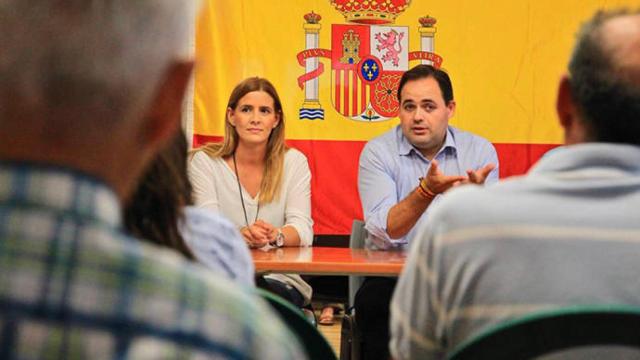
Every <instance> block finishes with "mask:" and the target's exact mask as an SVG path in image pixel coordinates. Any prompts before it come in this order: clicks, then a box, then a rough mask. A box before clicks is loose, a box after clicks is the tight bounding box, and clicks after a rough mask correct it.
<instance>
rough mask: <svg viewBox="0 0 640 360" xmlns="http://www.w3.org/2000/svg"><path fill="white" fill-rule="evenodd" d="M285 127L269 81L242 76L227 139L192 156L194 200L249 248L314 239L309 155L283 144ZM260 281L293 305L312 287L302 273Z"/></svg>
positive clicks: (227, 122)
mask: <svg viewBox="0 0 640 360" xmlns="http://www.w3.org/2000/svg"><path fill="white" fill-rule="evenodd" d="M284 125H285V124H284V114H283V111H282V104H281V102H280V98H279V96H278V93H277V92H276V90H275V88H274V87H273V85H272V84H271V83H270V82H269V81H268V80H266V79H263V78H258V77H253V78H248V79H245V80H244V81H242V82H241V83H239V84H238V85H237V86H236V87H235V88H234V89H233V91H232V93H231V96H230V97H229V102H228V104H227V110H226V116H225V136H224V141H223V142H222V143H215V144H208V145H206V146H203V147H201V148H199V149H198V150H196V151H195V152H194V154H193V156H192V158H191V161H190V165H189V175H190V177H191V181H192V183H193V190H194V200H195V203H196V205H197V206H200V207H204V208H208V209H211V210H213V211H216V212H219V213H221V214H223V215H224V216H225V217H227V218H228V219H230V220H231V221H232V222H233V223H234V224H235V225H236V226H237V227H238V229H239V230H240V233H241V234H242V236H243V238H244V240H245V242H246V243H247V245H248V246H249V247H253V248H257V247H264V246H267V245H271V246H278V247H280V246H310V245H311V242H312V240H313V228H312V226H313V221H312V220H311V185H310V183H311V172H310V171H309V165H308V163H307V159H306V157H305V156H304V155H303V154H302V153H301V152H299V151H298V150H295V149H292V148H287V147H286V145H285V143H284ZM265 280H266V282H267V283H268V287H269V288H270V289H271V290H272V291H274V292H276V293H278V294H280V295H281V296H283V297H284V298H286V299H288V300H290V301H291V302H292V303H294V304H296V305H298V306H303V305H305V304H308V303H309V302H310V299H311V287H310V286H309V285H308V284H307V283H306V282H304V281H303V280H302V279H301V278H300V276H299V275H293V274H287V275H282V274H272V275H268V276H265ZM258 285H259V286H260V282H259V283H258Z"/></svg>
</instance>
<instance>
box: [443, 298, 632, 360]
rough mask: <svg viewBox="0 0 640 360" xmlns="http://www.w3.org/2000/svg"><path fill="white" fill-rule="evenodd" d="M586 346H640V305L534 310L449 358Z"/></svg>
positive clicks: (521, 355) (528, 354) (529, 354)
mask: <svg viewBox="0 0 640 360" xmlns="http://www.w3.org/2000/svg"><path fill="white" fill-rule="evenodd" d="M585 346H598V347H602V346H624V347H630V348H636V349H640V308H639V307H632V306H624V305H620V306H616V305H581V306H573V307H565V308H559V309H554V310H549V311H544V312H539V313H533V314H530V315H526V316H523V317H521V318H517V319H514V320H510V321H506V322H504V323H501V324H498V325H496V326H494V327H492V328H490V329H488V330H486V331H485V332H483V333H481V334H479V335H478V336H475V337H473V338H471V339H470V340H468V341H466V342H464V343H462V344H461V345H460V346H459V347H458V348H456V349H455V350H454V351H453V352H452V353H451V354H450V356H448V359H451V360H464V359H498V360H499V359H530V358H534V357H537V356H542V355H548V354H552V353H554V352H557V351H560V350H569V349H576V348H578V347H585Z"/></svg>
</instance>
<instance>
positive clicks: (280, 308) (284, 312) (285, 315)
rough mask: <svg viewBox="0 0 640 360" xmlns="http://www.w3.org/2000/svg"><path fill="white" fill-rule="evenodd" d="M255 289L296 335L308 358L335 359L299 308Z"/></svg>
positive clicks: (329, 347) (327, 344) (325, 342)
mask: <svg viewBox="0 0 640 360" xmlns="http://www.w3.org/2000/svg"><path fill="white" fill-rule="evenodd" d="M256 291H257V293H258V295H260V296H261V297H262V298H263V299H265V300H266V301H267V302H268V303H269V304H270V305H271V306H272V307H273V309H274V310H275V311H276V312H277V313H278V315H280V318H281V319H282V321H283V322H284V323H285V324H286V325H287V326H288V327H289V329H290V330H291V331H292V332H293V333H294V334H295V335H296V336H297V337H298V340H299V341H300V343H301V344H302V346H303V347H304V349H305V350H306V351H307V354H308V355H309V359H318V360H325V359H326V360H336V354H335V353H334V351H333V348H332V347H331V345H329V342H327V339H325V337H324V336H323V335H322V334H321V333H320V332H319V331H318V329H316V327H315V325H314V324H312V323H311V321H310V319H308V318H307V317H305V315H304V314H303V312H302V311H301V310H300V309H298V308H296V307H295V306H293V304H291V303H289V302H288V301H286V300H285V299H283V298H281V297H279V296H278V295H275V294H272V293H270V292H268V291H266V290H263V289H260V288H257V289H256Z"/></svg>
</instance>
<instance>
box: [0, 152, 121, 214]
mask: <svg viewBox="0 0 640 360" xmlns="http://www.w3.org/2000/svg"><path fill="white" fill-rule="evenodd" d="M0 204H7V205H8V206H17V207H19V206H27V207H30V208H34V209H37V208H40V209H43V208H44V209H50V210H53V211H59V212H65V213H69V214H70V215H72V216H76V217H79V218H88V219H91V220H95V221H99V222H103V223H105V224H106V225H108V226H111V227H119V226H120V224H121V221H122V220H121V209H120V202H119V200H118V198H117V197H116V195H115V193H114V192H113V191H112V190H111V189H110V188H109V187H108V186H107V185H106V184H105V183H104V182H102V181H101V180H99V179H96V178H94V177H91V176H89V175H87V174H84V173H80V172H78V171H76V170H73V169H68V168H63V167H57V166H52V165H42V164H29V163H22V162H1V161H0Z"/></svg>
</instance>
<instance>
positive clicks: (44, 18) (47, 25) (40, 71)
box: [0, 0, 198, 134]
mask: <svg viewBox="0 0 640 360" xmlns="http://www.w3.org/2000/svg"><path fill="white" fill-rule="evenodd" d="M197 4H198V1H197V0H189V1H183V0H108V1H107V0H92V1H51V0H0V8H1V9H2V10H0V13H1V14H0V44H2V49H0V97H1V98H0V110H1V109H2V108H3V107H4V105H13V106H20V107H22V108H23V109H25V110H26V109H31V110H32V111H39V112H42V113H43V114H44V115H45V116H47V115H51V114H54V112H56V111H59V112H60V113H62V114H66V113H69V114H73V116H84V118H83V121H76V122H75V123H71V124H69V123H66V124H52V125H51V130H52V131H53V132H54V134H55V131H57V130H59V129H61V128H73V127H80V126H88V125H91V126H96V125H105V124H106V125H108V124H109V123H110V122H117V121H122V120H123V118H128V117H132V116H141V114H140V113H141V112H142V111H143V110H144V109H145V108H146V106H148V102H149V101H150V99H151V97H152V96H153V91H154V89H156V88H157V86H158V82H159V81H161V79H160V76H161V75H162V74H163V73H164V72H165V71H166V70H167V67H168V66H169V65H170V63H171V62H174V61H179V60H188V59H190V58H191V57H192V56H191V53H192V50H191V48H192V46H191V43H190V38H191V32H192V27H191V26H192V24H191V23H190V22H189V18H191V17H193V16H194V14H195V11H196V6H197ZM16 104H18V105H16ZM5 109H6V107H5ZM87 115H89V116H87ZM4 116H6V114H4V113H3V112H2V111H0V125H2V122H3V121H5V119H3V117H4ZM60 117H62V118H64V117H65V116H64V115H62V116H60ZM69 121H70V120H69Z"/></svg>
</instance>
